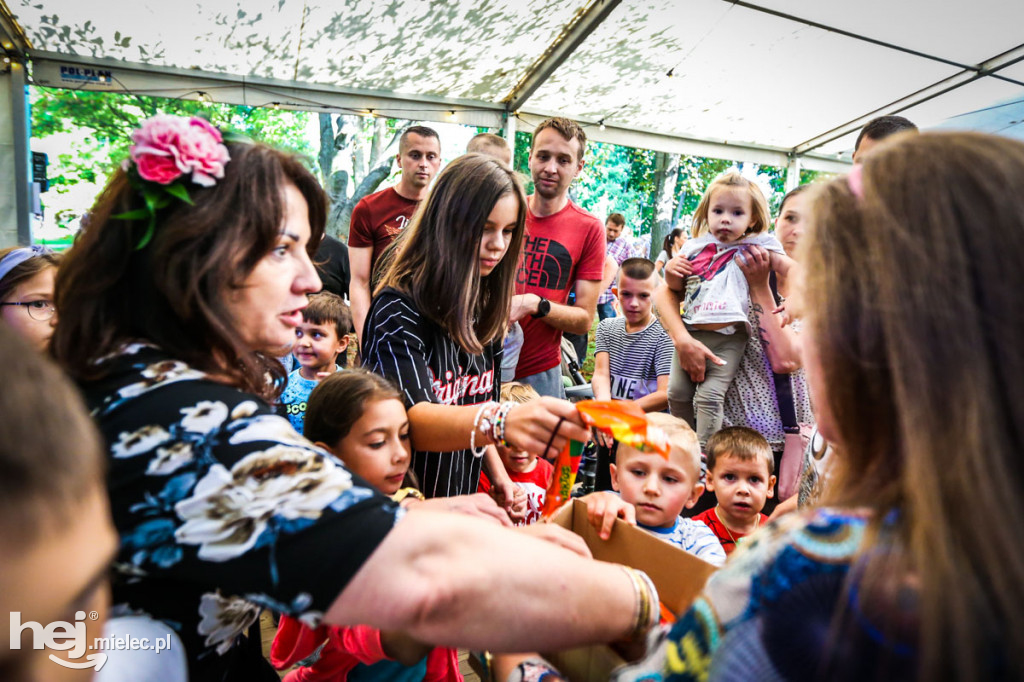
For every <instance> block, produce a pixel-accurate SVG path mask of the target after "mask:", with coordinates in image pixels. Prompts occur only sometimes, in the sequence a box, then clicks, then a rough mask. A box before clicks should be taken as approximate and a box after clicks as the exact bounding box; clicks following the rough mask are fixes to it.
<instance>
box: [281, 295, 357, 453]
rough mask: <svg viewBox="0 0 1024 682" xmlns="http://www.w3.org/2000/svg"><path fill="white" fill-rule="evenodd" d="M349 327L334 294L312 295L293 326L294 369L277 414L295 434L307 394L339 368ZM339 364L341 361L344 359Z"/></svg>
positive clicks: (300, 424)
mask: <svg viewBox="0 0 1024 682" xmlns="http://www.w3.org/2000/svg"><path fill="white" fill-rule="evenodd" d="M351 327H352V313H351V311H350V310H349V307H348V305H347V304H346V303H345V301H344V300H343V299H342V298H341V297H340V296H338V295H336V294H331V293H320V294H314V295H312V296H310V297H309V305H308V306H306V307H305V308H303V309H302V324H300V325H299V326H298V327H296V328H295V345H293V346H292V355H293V356H294V357H295V360H296V362H297V363H298V368H297V369H295V370H293V371H292V372H291V373H290V374H289V375H288V385H287V386H286V387H285V389H284V392H283V393H282V394H281V400H280V411H281V413H282V414H283V415H284V416H286V417H288V420H289V421H290V422H291V423H292V426H293V427H295V430H296V431H298V432H299V433H302V428H303V425H304V421H305V418H306V399H307V398H309V394H310V393H312V392H313V389H314V388H315V387H316V385H317V383H319V381H320V380H321V379H323V378H324V377H325V376H327V375H329V374H332V373H334V372H336V371H338V370H340V369H341V367H340V366H339V365H338V364H337V362H338V356H339V355H341V354H343V353H344V352H345V351H346V350H348V331H349V329H351ZM342 357H343V358H344V356H342ZM341 364H342V366H343V365H344V364H345V361H344V359H342V363H341Z"/></svg>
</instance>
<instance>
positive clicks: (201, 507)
mask: <svg viewBox="0 0 1024 682" xmlns="http://www.w3.org/2000/svg"><path fill="white" fill-rule="evenodd" d="M281 421H282V422H284V424H288V421H287V420H286V419H281ZM351 487H352V476H351V474H349V472H348V471H346V470H345V469H344V468H342V467H340V466H338V465H336V464H335V463H334V462H333V461H332V460H331V459H329V458H328V457H325V456H324V455H323V454H321V453H319V452H317V451H315V450H311V449H305V448H296V447H289V446H286V445H275V446H273V447H271V448H269V449H267V450H264V451H260V452H254V453H252V454H250V455H247V456H246V457H244V458H242V459H241V460H239V461H238V462H237V463H236V464H235V465H234V466H233V467H231V470H230V471H228V469H227V468H225V467H224V465H222V464H215V465H213V466H212V467H210V470H209V472H208V473H207V474H206V476H204V477H203V478H202V480H200V481H199V483H197V484H196V486H195V488H194V489H193V491H192V497H189V498H187V499H184V500H182V501H180V502H178V503H177V504H176V505H175V508H174V509H175V512H177V514H178V516H179V517H181V518H182V519H183V520H184V521H185V523H184V524H182V525H181V526H180V527H179V528H178V529H177V531H176V532H175V537H176V539H177V540H178V542H181V543H185V544H190V545H199V558H200V559H205V560H209V561H227V560H229V559H233V558H234V557H237V556H240V555H241V554H244V553H245V552H246V551H247V550H249V549H250V548H252V547H253V546H254V545H255V544H256V542H257V540H258V539H259V537H260V535H261V534H262V533H263V531H265V530H266V529H267V526H268V522H269V521H270V519H271V518H272V517H274V516H279V517H281V518H283V519H287V520H295V519H309V520H315V519H317V518H319V517H320V516H321V514H322V513H323V510H324V509H325V508H326V507H328V506H330V505H331V504H332V503H335V502H336V501H337V499H338V498H339V497H340V496H341V495H342V493H344V492H345V491H347V490H349V489H350V488H351Z"/></svg>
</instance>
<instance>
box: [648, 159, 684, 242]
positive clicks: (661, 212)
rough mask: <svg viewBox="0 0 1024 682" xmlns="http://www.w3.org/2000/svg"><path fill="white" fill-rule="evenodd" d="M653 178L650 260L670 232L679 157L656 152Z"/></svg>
mask: <svg viewBox="0 0 1024 682" xmlns="http://www.w3.org/2000/svg"><path fill="white" fill-rule="evenodd" d="M655 178H656V182H657V185H656V187H657V192H656V194H655V196H654V224H653V225H652V226H651V251H650V254H651V256H652V258H657V257H658V252H659V251H660V250H661V243H662V242H663V241H665V236H666V235H667V234H668V233H669V232H671V231H672V224H673V217H674V216H673V209H674V208H675V200H676V183H677V181H678V179H679V155H678V154H666V153H665V152H658V155H657V167H656V170H655Z"/></svg>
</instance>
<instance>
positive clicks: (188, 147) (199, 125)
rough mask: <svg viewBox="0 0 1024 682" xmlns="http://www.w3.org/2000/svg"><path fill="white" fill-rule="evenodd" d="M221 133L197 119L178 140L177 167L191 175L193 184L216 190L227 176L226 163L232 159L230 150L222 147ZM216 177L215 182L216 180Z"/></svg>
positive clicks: (190, 121) (192, 119)
mask: <svg viewBox="0 0 1024 682" xmlns="http://www.w3.org/2000/svg"><path fill="white" fill-rule="evenodd" d="M222 139H223V138H221V136H220V131H219V130H217V129H216V128H214V127H213V126H212V125H210V123H209V122H208V121H205V120H204V119H201V118H198V117H192V118H191V119H189V125H188V127H187V128H186V129H185V132H184V133H183V134H182V135H181V136H180V137H179V138H178V165H179V167H180V166H182V165H184V166H185V167H187V169H188V170H187V171H186V172H188V171H191V172H192V182H194V183H196V184H197V185H202V186H203V187H213V186H214V185H215V184H216V179H220V178H223V177H224V164H226V163H227V162H228V161H230V160H231V157H230V156H229V155H228V148H227V147H225V146H224V145H223V144H221V140H222ZM215 178H216V179H215Z"/></svg>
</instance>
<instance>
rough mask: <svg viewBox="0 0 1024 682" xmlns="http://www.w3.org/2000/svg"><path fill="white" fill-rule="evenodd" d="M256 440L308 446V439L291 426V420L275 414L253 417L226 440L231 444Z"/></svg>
mask: <svg viewBox="0 0 1024 682" xmlns="http://www.w3.org/2000/svg"><path fill="white" fill-rule="evenodd" d="M258 440H270V441H275V442H278V443H286V444H290V445H300V446H302V447H306V448H308V447H309V441H308V440H306V439H305V438H303V437H302V436H301V435H299V432H298V431H296V430H295V429H294V428H293V427H292V424H291V422H290V421H288V420H287V419H286V418H285V417H282V416H280V415H277V414H261V415H259V416H257V417H253V418H252V419H250V420H249V423H248V424H246V425H245V426H244V427H242V428H241V429H239V430H238V431H236V432H234V433H233V434H231V438H230V439H229V440H228V442H229V443H230V444H231V445H238V444H239V443H251V442H252V441H258Z"/></svg>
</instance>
